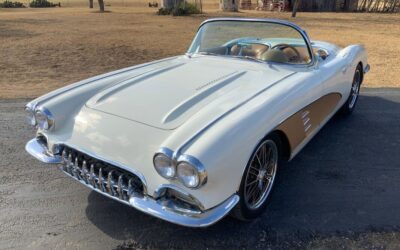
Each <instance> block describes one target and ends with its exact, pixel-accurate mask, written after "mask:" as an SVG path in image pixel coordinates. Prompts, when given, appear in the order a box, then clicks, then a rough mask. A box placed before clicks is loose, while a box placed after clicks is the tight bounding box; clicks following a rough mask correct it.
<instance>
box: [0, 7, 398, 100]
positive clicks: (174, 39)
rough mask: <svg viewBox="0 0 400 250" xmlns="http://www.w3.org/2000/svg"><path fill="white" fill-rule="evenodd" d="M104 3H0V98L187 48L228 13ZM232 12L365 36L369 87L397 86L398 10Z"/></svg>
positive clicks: (329, 36) (343, 40) (315, 31)
mask: <svg viewBox="0 0 400 250" xmlns="http://www.w3.org/2000/svg"><path fill="white" fill-rule="evenodd" d="M67 3H69V2H68V1H67ZM64 6H65V5H64ZM106 8H107V9H108V10H109V11H111V12H109V13H103V14H101V13H97V12H95V11H94V10H89V9H88V8H84V7H62V8H53V9H30V8H27V9H21V10H0V51H1V56H0V75H1V77H0V90H1V91H0V98H21V97H27V98H30V97H35V96H38V95H41V94H44V93H46V92H48V91H50V90H53V89H56V88H58V87H61V86H64V85H67V84H70V83H73V82H76V81H78V80H81V79H85V78H87V77H90V76H93V75H97V74H101V73H105V72H108V71H111V70H115V69H119V68H122V67H126V66H130V65H135V64H139V63H144V62H148V61H151V60H155V59H159V58H163V57H167V56H172V55H177V54H182V53H184V52H185V51H186V50H187V48H188V46H189V44H190V42H191V40H192V38H193V36H194V34H195V32H196V29H197V27H198V25H199V24H200V23H201V22H202V21H203V20H205V19H206V18H209V17H215V16H222V15H227V13H222V12H216V11H215V10H211V9H210V10H207V9H206V12H207V14H205V15H199V16H192V17H171V16H157V15H155V14H154V13H155V11H156V9H154V8H153V9H150V8H143V7H142V8H139V7H121V6H114V5H112V6H107V7H106ZM235 15H236V16H246V17H250V16H251V17H269V18H282V19H289V20H291V21H293V22H295V23H297V24H299V25H301V26H302V27H303V28H304V29H306V30H307V31H308V32H309V35H310V36H311V38H312V39H314V40H324V41H329V42H333V43H336V44H338V45H340V46H347V45H350V44H355V43H362V44H364V45H365V47H366V48H367V51H368V53H369V59H370V64H371V68H372V69H371V73H370V74H368V77H367V78H366V81H365V86H366V87H398V86H400V83H399V81H398V74H399V73H400V59H399V56H398V55H397V54H396V53H398V52H399V51H398V49H399V48H400V15H398V14H360V13H299V15H298V17H297V18H296V19H291V18H290V14H289V13H271V12H258V11H246V12H241V13H237V14H235Z"/></svg>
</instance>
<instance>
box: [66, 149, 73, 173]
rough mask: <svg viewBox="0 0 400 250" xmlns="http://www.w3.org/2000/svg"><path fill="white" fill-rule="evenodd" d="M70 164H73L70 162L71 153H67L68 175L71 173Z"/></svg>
mask: <svg viewBox="0 0 400 250" xmlns="http://www.w3.org/2000/svg"><path fill="white" fill-rule="evenodd" d="M72 165H73V163H72V154H71V153H69V155H68V161H67V172H68V173H69V174H70V175H72V169H71V168H72Z"/></svg>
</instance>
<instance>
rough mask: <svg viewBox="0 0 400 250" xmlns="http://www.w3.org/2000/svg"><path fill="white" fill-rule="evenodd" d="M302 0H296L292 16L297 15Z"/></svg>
mask: <svg viewBox="0 0 400 250" xmlns="http://www.w3.org/2000/svg"><path fill="white" fill-rule="evenodd" d="M299 3H300V0H294V3H293V9H292V17H296V13H297V8H298V7H299Z"/></svg>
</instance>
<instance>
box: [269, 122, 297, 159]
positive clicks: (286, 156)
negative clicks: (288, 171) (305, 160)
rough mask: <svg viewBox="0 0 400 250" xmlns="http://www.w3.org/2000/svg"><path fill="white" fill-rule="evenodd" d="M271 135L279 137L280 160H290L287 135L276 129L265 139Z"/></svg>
mask: <svg viewBox="0 0 400 250" xmlns="http://www.w3.org/2000/svg"><path fill="white" fill-rule="evenodd" d="M271 134H275V135H276V136H278V137H279V139H280V142H281V145H280V146H281V148H280V150H282V152H281V156H282V159H283V160H284V161H288V160H289V159H290V154H291V148H290V143H289V139H288V137H287V135H286V134H285V132H283V131H282V130H279V129H277V130H274V131H272V132H270V133H268V134H267V135H266V136H265V137H267V136H269V135H271Z"/></svg>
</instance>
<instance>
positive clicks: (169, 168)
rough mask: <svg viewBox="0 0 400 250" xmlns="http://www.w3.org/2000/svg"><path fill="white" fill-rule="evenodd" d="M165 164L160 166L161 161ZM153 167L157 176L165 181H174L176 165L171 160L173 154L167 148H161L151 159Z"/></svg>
mask: <svg viewBox="0 0 400 250" xmlns="http://www.w3.org/2000/svg"><path fill="white" fill-rule="evenodd" d="M163 160H164V161H165V162H166V163H167V164H162V161H163ZM153 166H154V169H155V170H156V171H157V173H158V174H159V175H161V176H162V177H164V178H166V179H174V178H175V176H176V165H175V164H174V160H173V152H172V150H170V149H168V148H161V149H160V150H159V151H158V152H157V153H155V154H154V157H153Z"/></svg>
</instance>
